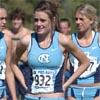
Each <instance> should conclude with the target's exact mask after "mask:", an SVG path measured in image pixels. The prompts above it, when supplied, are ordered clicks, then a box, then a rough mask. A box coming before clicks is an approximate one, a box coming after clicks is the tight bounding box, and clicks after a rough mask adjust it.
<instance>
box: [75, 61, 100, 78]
mask: <svg viewBox="0 0 100 100" xmlns="http://www.w3.org/2000/svg"><path fill="white" fill-rule="evenodd" d="M98 66H99V64H98V63H97V60H96V59H91V60H90V65H89V67H88V69H87V70H86V71H85V72H83V74H81V75H80V78H86V77H89V76H91V75H93V74H95V72H96V69H97V67H98ZM78 67H79V62H78V60H77V59H75V68H74V72H75V71H76V70H77V68H78Z"/></svg>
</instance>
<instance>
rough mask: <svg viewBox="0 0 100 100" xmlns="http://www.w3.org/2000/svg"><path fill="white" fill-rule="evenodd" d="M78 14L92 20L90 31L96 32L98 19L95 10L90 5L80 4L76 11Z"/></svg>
mask: <svg viewBox="0 0 100 100" xmlns="http://www.w3.org/2000/svg"><path fill="white" fill-rule="evenodd" d="M77 11H78V12H80V13H81V14H83V15H85V16H86V17H87V18H89V19H94V22H93V24H92V25H91V27H92V30H94V31H97V28H98V17H97V10H96V8H95V7H93V6H92V5H90V4H81V5H79V6H78V7H77V8H76V10H75V13H76V12H77Z"/></svg>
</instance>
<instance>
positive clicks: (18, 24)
mask: <svg viewBox="0 0 100 100" xmlns="http://www.w3.org/2000/svg"><path fill="white" fill-rule="evenodd" d="M12 25H13V27H14V28H15V29H19V28H20V27H21V26H22V25H23V21H22V19H21V18H20V19H19V18H16V19H13V20H12Z"/></svg>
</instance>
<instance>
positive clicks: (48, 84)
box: [31, 69, 56, 94]
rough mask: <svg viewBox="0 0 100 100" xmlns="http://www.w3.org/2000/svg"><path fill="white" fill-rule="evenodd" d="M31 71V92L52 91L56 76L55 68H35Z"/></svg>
mask: <svg viewBox="0 0 100 100" xmlns="http://www.w3.org/2000/svg"><path fill="white" fill-rule="evenodd" d="M32 73H33V83H32V87H31V89H32V91H31V92H32V93H34V94H36V93H50V92H53V91H54V83H55V77H56V71H55V70H48V69H44V70H38V69H35V70H33V71H32Z"/></svg>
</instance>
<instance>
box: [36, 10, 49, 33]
mask: <svg viewBox="0 0 100 100" xmlns="http://www.w3.org/2000/svg"><path fill="white" fill-rule="evenodd" d="M34 26H35V29H36V31H37V33H38V34H48V33H49V32H50V31H51V20H50V18H49V16H48V14H47V13H45V12H42V11H36V12H35V14H34Z"/></svg>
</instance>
